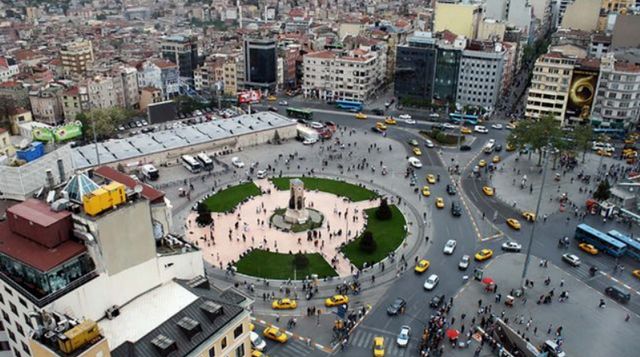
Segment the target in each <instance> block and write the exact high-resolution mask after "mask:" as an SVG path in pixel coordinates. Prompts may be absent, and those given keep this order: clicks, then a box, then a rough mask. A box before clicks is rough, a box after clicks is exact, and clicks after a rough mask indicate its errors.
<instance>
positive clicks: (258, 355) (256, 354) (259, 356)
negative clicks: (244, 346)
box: [251, 350, 269, 357]
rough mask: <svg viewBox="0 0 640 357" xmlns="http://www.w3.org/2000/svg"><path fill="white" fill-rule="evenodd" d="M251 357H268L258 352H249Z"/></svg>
mask: <svg viewBox="0 0 640 357" xmlns="http://www.w3.org/2000/svg"><path fill="white" fill-rule="evenodd" d="M251 357H269V356H267V355H265V354H264V353H262V352H261V351H258V350H251Z"/></svg>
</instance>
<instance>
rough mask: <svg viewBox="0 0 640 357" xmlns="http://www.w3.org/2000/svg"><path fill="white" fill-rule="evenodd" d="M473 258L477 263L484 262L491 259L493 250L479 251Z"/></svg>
mask: <svg viewBox="0 0 640 357" xmlns="http://www.w3.org/2000/svg"><path fill="white" fill-rule="evenodd" d="M474 257H475V258H476V260H477V261H479V262H481V261H485V260H487V259H489V258H491V257H493V250H491V249H481V250H480V251H479V252H477V253H476V254H475V255H474Z"/></svg>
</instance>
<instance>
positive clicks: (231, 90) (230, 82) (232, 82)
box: [222, 55, 239, 96]
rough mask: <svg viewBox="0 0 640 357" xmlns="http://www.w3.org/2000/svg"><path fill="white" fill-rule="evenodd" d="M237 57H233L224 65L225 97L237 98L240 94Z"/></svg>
mask: <svg viewBox="0 0 640 357" xmlns="http://www.w3.org/2000/svg"><path fill="white" fill-rule="evenodd" d="M238 57H239V56H237V55H232V56H229V57H228V58H227V60H226V61H225V62H224V64H223V65H222V74H223V83H224V95H228V96H235V95H237V94H238V66H239V61H238Z"/></svg>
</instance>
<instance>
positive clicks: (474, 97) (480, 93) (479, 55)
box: [456, 41, 507, 108]
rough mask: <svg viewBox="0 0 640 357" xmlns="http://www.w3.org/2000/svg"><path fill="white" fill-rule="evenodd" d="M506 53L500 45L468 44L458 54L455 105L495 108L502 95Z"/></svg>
mask: <svg viewBox="0 0 640 357" xmlns="http://www.w3.org/2000/svg"><path fill="white" fill-rule="evenodd" d="M506 62H507V51H506V49H505V47H504V46H503V44H502V43H500V42H495V43H494V42H480V41H471V42H469V44H468V45H467V47H466V48H465V49H464V50H463V51H462V57H461V59H460V72H459V75H458V88H457V90H458V91H457V94H456V102H457V103H458V104H461V105H472V106H481V107H484V108H495V107H496V103H497V102H498V99H499V97H500V95H501V94H502V92H501V90H502V85H503V76H504V73H505V65H506Z"/></svg>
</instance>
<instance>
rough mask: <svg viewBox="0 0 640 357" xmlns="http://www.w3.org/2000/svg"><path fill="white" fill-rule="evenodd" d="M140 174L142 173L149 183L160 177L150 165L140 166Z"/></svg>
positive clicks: (156, 170)
mask: <svg viewBox="0 0 640 357" xmlns="http://www.w3.org/2000/svg"><path fill="white" fill-rule="evenodd" d="M140 172H142V176H144V178H145V179H147V180H151V181H155V180H157V179H158V177H159V176H160V175H159V173H158V169H156V167H155V166H153V165H151V164H146V165H142V169H141V170H140Z"/></svg>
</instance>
